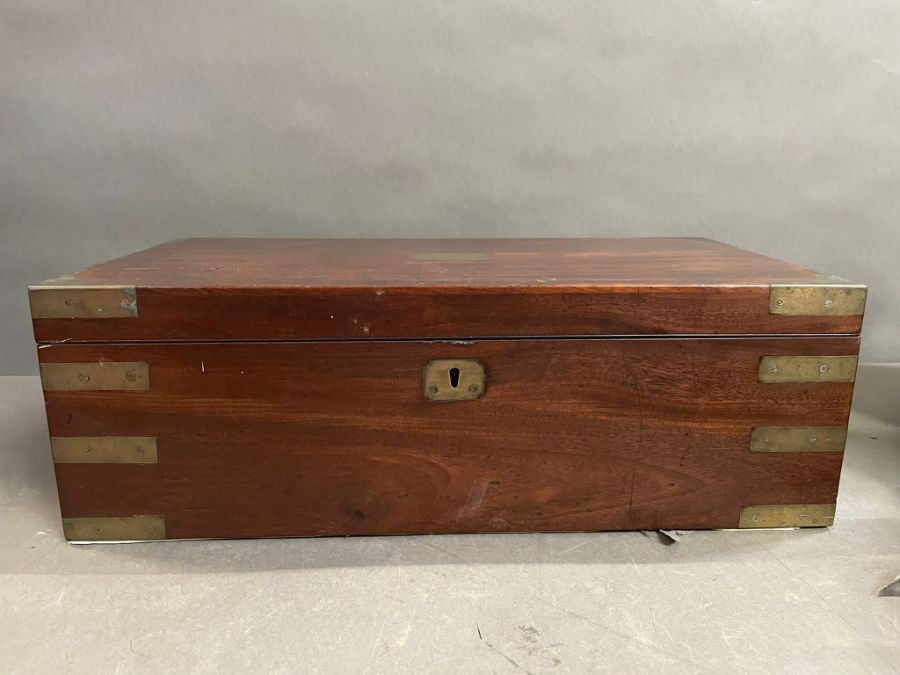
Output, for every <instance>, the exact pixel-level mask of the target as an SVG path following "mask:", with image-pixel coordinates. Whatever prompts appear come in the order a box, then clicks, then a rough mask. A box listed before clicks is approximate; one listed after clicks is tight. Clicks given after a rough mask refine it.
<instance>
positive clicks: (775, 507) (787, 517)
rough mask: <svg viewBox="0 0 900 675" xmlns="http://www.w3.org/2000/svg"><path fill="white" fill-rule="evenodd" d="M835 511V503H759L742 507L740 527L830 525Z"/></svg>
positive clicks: (832, 522)
mask: <svg viewBox="0 0 900 675" xmlns="http://www.w3.org/2000/svg"><path fill="white" fill-rule="evenodd" d="M834 511H835V505H834V504H757V505H755V506H745V507H744V508H742V509H741V517H740V523H739V524H738V527H739V528H757V527H829V526H831V525H832V524H834Z"/></svg>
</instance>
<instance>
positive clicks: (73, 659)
mask: <svg viewBox="0 0 900 675" xmlns="http://www.w3.org/2000/svg"><path fill="white" fill-rule="evenodd" d="M898 423H900V366H898V367H878V368H875V367H864V368H862V369H861V372H860V380H859V386H858V390H857V397H856V406H855V411H854V417H853V420H852V423H851V427H850V429H851V432H850V441H849V444H848V446H847V453H846V458H845V464H844V467H845V468H844V479H843V482H842V485H841V494H840V499H839V503H838V517H837V522H836V524H835V526H834V527H833V528H831V529H828V530H802V531H756V532H754V531H743V532H690V533H687V534H686V535H685V536H684V537H683V539H682V540H681V541H680V542H678V543H676V544H673V545H669V546H667V545H664V544H663V543H661V541H660V539H659V538H658V536H657V535H656V534H654V533H650V534H642V533H599V534H541V535H500V536H494V535H482V536H429V537H383V538H357V539H283V540H260V541H228V542H226V541H206V542H164V543H144V544H128V545H94V546H72V545H69V544H66V543H65V542H64V541H63V539H62V535H61V533H60V523H59V514H58V506H57V501H56V494H55V490H54V485H53V478H52V476H53V473H52V466H51V463H50V455H49V450H48V447H47V438H46V431H45V421H44V410H43V405H42V403H41V397H40V388H39V383H38V380H37V378H34V377H4V378H0V467H2V475H0V541H2V542H3V546H2V548H0V672H3V673H60V672H90V673H112V672H116V673H119V672H123V673H143V672H148V673H160V672H176V673H231V672H234V673H249V672H265V673H277V672H291V673H293V672H307V671H309V672H323V673H365V672H371V673H390V672H415V673H420V672H445V673H484V672H496V673H516V672H530V673H539V672H546V673H568V672H575V673H578V672H589V671H593V672H612V673H623V672H709V673H726V672H729V673H730V672H740V673H782V672H783V673H798V672H813V671H818V672H829V673H888V672H900V598H895V597H877V593H878V590H879V588H881V587H882V586H884V585H885V584H887V583H888V582H890V581H891V579H892V578H893V577H894V576H896V575H897V574H900V427H898V426H897V425H898Z"/></svg>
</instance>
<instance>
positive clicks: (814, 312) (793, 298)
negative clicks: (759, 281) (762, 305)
mask: <svg viewBox="0 0 900 675" xmlns="http://www.w3.org/2000/svg"><path fill="white" fill-rule="evenodd" d="M865 308H866V287H865V286H861V285H849V284H828V283H824V284H809V285H787V284H784V285H782V284H773V285H772V286H771V291H770V293H769V312H770V313H772V314H785V315H790V316H855V315H861V314H862V313H863V311H865Z"/></svg>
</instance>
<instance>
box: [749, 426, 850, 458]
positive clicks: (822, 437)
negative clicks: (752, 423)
mask: <svg viewBox="0 0 900 675" xmlns="http://www.w3.org/2000/svg"><path fill="white" fill-rule="evenodd" d="M846 444H847V427H753V431H752V432H751V434H750V449H751V450H752V451H753V452H843V450H844V446H845V445H846Z"/></svg>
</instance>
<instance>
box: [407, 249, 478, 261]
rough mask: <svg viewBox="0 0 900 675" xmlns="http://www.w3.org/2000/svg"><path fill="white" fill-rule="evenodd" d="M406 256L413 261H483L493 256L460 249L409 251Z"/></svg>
mask: <svg viewBox="0 0 900 675" xmlns="http://www.w3.org/2000/svg"><path fill="white" fill-rule="evenodd" d="M407 257H408V258H409V260H411V261H413V262H483V261H485V260H492V259H493V257H494V256H493V255H491V254H490V253H483V252H480V251H476V252H470V253H466V252H461V251H456V252H454V251H446V252H442V251H436V252H424V253H410V254H409V256H407Z"/></svg>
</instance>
